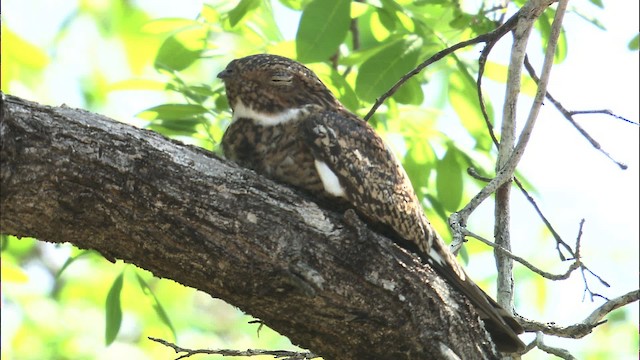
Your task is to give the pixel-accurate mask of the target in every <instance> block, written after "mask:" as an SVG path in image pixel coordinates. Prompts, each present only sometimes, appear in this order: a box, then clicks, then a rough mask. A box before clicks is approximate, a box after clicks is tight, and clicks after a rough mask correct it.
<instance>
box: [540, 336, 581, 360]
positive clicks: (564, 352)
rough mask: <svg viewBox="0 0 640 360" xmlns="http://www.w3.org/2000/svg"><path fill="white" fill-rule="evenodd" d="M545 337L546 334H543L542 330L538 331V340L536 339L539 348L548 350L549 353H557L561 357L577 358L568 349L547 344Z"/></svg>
mask: <svg viewBox="0 0 640 360" xmlns="http://www.w3.org/2000/svg"><path fill="white" fill-rule="evenodd" d="M543 338H544V335H542V332H540V331H538V332H537V333H536V340H535V343H536V346H537V347H538V349H540V350H542V351H544V352H546V353H547V354H551V355H555V356H557V357H559V358H561V359H565V360H577V359H576V357H575V356H573V355H571V353H570V352H569V351H568V350H565V349H561V348H557V347H553V346H549V345H546V344H545V343H544V341H543Z"/></svg>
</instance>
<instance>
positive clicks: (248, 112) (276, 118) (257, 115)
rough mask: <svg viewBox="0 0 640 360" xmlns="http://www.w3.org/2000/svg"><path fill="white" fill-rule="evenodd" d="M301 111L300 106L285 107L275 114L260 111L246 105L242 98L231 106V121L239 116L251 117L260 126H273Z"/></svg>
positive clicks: (293, 118)
mask: <svg viewBox="0 0 640 360" xmlns="http://www.w3.org/2000/svg"><path fill="white" fill-rule="evenodd" d="M301 111H302V109H301V108H294V109H287V110H284V111H281V112H279V113H275V114H269V113H262V112H258V111H255V110H253V109H252V108H251V107H250V106H246V105H245V104H244V103H243V102H242V100H240V99H238V101H237V102H236V103H235V106H234V107H233V118H232V121H236V120H237V119H240V118H246V119H252V120H253V121H255V122H256V123H257V124H259V125H262V126H273V125H278V124H283V123H286V122H289V121H291V120H295V119H297V118H298V115H299V114H300V112H301Z"/></svg>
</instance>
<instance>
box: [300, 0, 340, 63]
mask: <svg viewBox="0 0 640 360" xmlns="http://www.w3.org/2000/svg"><path fill="white" fill-rule="evenodd" d="M350 2H351V1H350V0H314V1H312V2H311V3H309V5H307V7H306V8H305V9H304V11H303V12H302V17H301V18H300V25H299V26H298V33H297V34H296V51H297V58H298V60H300V61H301V62H305V63H310V62H317V61H324V60H326V59H328V58H329V57H331V55H333V54H334V53H335V52H336V51H337V50H338V46H340V44H341V43H342V41H343V40H344V39H345V37H346V36H347V32H348V31H349V24H350V22H351V17H350V15H349V12H350Z"/></svg>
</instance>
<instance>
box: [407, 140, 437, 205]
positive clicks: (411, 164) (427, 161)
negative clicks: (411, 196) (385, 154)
mask: <svg viewBox="0 0 640 360" xmlns="http://www.w3.org/2000/svg"><path fill="white" fill-rule="evenodd" d="M408 144H409V150H408V151H407V153H406V155H405V157H404V161H403V165H404V169H405V171H406V172H407V175H409V178H410V179H411V184H413V188H414V189H415V190H416V193H417V194H419V195H420V194H422V191H421V189H422V188H423V187H425V188H426V187H427V186H428V183H429V174H430V173H431V169H432V167H433V165H434V162H435V160H436V155H435V153H434V152H433V149H432V148H431V146H430V145H429V143H428V142H427V141H419V140H418V139H413V141H411V142H408Z"/></svg>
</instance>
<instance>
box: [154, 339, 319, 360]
mask: <svg viewBox="0 0 640 360" xmlns="http://www.w3.org/2000/svg"><path fill="white" fill-rule="evenodd" d="M148 339H149V340H151V341H155V342H157V343H160V344H162V345H164V346H167V347H170V348H172V349H173V350H174V351H175V352H176V354H178V353H186V354H183V355H180V356H179V357H177V358H176V360H179V359H186V358H188V357H190V356H193V355H198V354H208V355H221V356H265V355H267V356H273V357H274V358H276V359H285V360H309V359H315V358H319V356H317V355H315V354H313V353H311V352H308V351H307V352H296V351H287V350H260V349H247V350H244V351H242V350H226V349H218V350H208V349H185V348H183V347H180V346H178V345H176V344H173V343H170V342H168V341H166V340H162V339H158V338H154V337H148Z"/></svg>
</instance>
